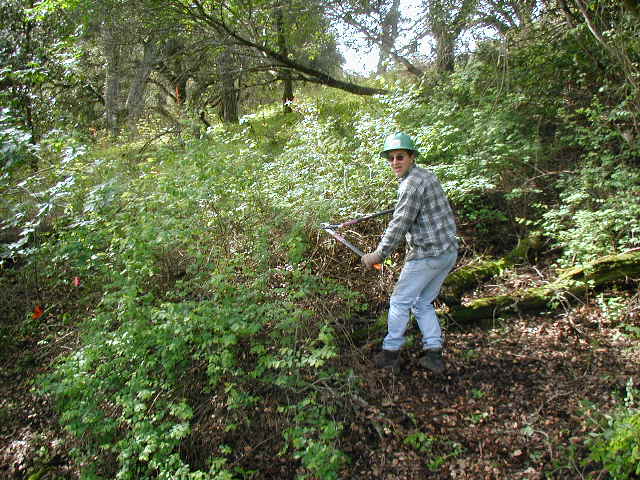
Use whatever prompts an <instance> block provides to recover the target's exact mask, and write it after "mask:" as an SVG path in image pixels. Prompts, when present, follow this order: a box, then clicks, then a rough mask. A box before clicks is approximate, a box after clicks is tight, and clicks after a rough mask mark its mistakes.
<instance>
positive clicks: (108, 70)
mask: <svg viewBox="0 0 640 480" xmlns="http://www.w3.org/2000/svg"><path fill="white" fill-rule="evenodd" d="M102 47H103V50H104V51H103V53H104V57H105V59H106V66H105V80H104V106H105V123H106V127H107V131H108V132H109V133H110V134H111V135H113V136H117V135H118V134H119V132H120V125H119V117H120V111H121V107H120V77H121V46H120V44H119V43H118V41H117V39H116V35H115V32H114V30H113V26H112V25H109V24H107V23H103V24H102Z"/></svg>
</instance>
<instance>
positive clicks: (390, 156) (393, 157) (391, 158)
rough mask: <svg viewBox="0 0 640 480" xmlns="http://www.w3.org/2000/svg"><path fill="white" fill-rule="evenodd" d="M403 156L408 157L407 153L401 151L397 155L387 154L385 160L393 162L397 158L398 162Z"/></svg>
mask: <svg viewBox="0 0 640 480" xmlns="http://www.w3.org/2000/svg"><path fill="white" fill-rule="evenodd" d="M405 158H408V157H407V155H405V154H403V153H399V154H397V155H387V160H388V161H390V162H393V161H394V160H398V161H399V162H401V161H403V160H404V159H405Z"/></svg>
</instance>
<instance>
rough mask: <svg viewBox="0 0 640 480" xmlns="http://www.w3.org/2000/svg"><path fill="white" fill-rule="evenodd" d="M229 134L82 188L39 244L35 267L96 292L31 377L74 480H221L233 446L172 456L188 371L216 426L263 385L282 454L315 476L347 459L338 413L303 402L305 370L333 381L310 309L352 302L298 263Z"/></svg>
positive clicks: (186, 435)
mask: <svg viewBox="0 0 640 480" xmlns="http://www.w3.org/2000/svg"><path fill="white" fill-rule="evenodd" d="M239 143H240V142H239V137H238V136H237V134H232V135H229V136H228V137H227V138H225V139H223V141H222V142H221V144H220V145H216V146H211V145H209V144H206V143H202V144H194V145H192V149H191V150H190V151H189V154H188V155H178V154H176V153H175V152H173V151H171V150H170V149H167V150H160V151H156V152H154V153H153V155H149V156H148V157H147V158H140V159H138V160H137V165H136V168H135V170H134V172H135V173H136V175H131V172H129V173H130V175H129V176H128V177H127V182H126V187H124V188H119V189H118V188H116V187H114V184H113V183H111V182H109V181H108V180H107V181H105V182H102V183H100V185H89V184H88V183H87V184H85V185H84V194H83V195H81V194H80V193H79V192H77V191H76V192H75V194H76V196H77V197H78V198H76V199H75V200H74V201H75V202H77V203H78V205H76V206H74V205H73V204H72V203H71V202H69V201H68V202H67V205H66V207H65V208H66V210H67V212H68V215H67V218H66V220H65V222H64V224H60V228H59V230H58V232H57V234H56V235H55V236H53V237H51V238H50V239H49V240H48V241H47V242H45V243H44V244H43V245H42V246H40V247H39V250H40V252H41V253H46V255H47V257H48V258H50V264H49V268H50V269H52V270H54V271H59V272H65V273H64V274H65V275H66V274H68V273H67V272H69V271H72V272H73V273H78V274H79V275H81V276H83V277H84V276H91V277H92V278H93V281H92V285H93V287H94V288H102V292H103V293H102V296H101V300H100V302H99V304H98V305H95V306H94V308H93V312H92V314H91V315H90V317H89V318H85V319H83V332H84V333H83V345H84V346H83V347H82V348H80V349H79V350H78V351H76V352H75V353H73V354H72V355H70V356H68V357H66V358H63V359H61V361H60V363H59V364H58V367H57V368H56V371H55V372H54V373H53V374H52V375H50V376H49V377H48V378H46V379H45V380H44V381H43V387H44V390H45V391H46V392H49V393H50V394H52V395H53V396H54V397H55V398H56V399H57V402H58V407H59V409H60V413H61V421H62V422H63V424H64V425H65V427H66V428H67V430H69V431H70V432H71V433H72V434H74V435H75V436H77V438H78V439H79V442H78V448H77V449H76V453H77V455H78V459H79V461H80V463H81V464H83V465H85V467H84V468H83V475H84V476H85V477H86V478H97V477H107V478H131V479H143V478H178V477H179V478H232V476H233V475H234V473H233V472H234V468H236V467H227V466H226V465H227V463H229V464H232V463H234V462H233V460H234V459H235V458H237V457H238V456H239V455H240V452H236V451H235V450H234V446H233V445H228V448H227V447H225V448H224V449H223V450H224V452H226V453H225V454H224V455H222V456H220V457H216V458H212V459H211V460H210V461H208V462H206V464H205V465H190V464H188V463H186V462H185V459H184V458H183V456H181V454H180V452H181V450H183V449H184V444H185V443H187V444H188V443H189V442H190V441H191V437H192V436H193V435H194V433H193V425H194V422H197V421H199V418H198V417H197V416H196V415H195V413H194V412H196V411H198V409H200V408H201V406H200V405H199V404H198V403H197V401H196V400H194V398H199V395H196V396H194V395H191V394H189V393H188V392H189V389H188V387H187V385H188V384H189V382H190V381H191V377H192V376H193V375H194V373H197V376H198V378H205V379H206V381H205V383H204V384H199V388H203V389H204V390H205V391H208V392H211V393H212V394H215V395H217V396H218V397H219V398H221V399H222V400H221V401H222V405H223V408H224V410H225V411H226V412H227V413H226V414H225V418H226V419H227V420H226V422H223V426H222V427H221V428H222V429H223V431H224V430H229V431H232V430H241V431H242V430H243V429H247V430H251V429H253V428H258V427H259V426H258V425H253V424H251V421H250V419H251V418H252V414H251V413H249V412H253V411H255V410H256V409H261V408H265V407H264V405H263V402H266V401H270V402H271V401H273V399H271V398H269V399H267V398H263V397H262V396H261V395H257V394H256V392H258V391H260V390H263V389H264V385H268V386H270V387H269V388H270V389H275V392H276V394H275V399H276V402H280V405H281V408H283V409H284V410H283V412H284V411H286V412H288V413H287V415H288V416H289V417H288V418H290V421H291V422H293V424H292V425H295V426H290V427H287V426H286V425H285V426H284V427H283V430H282V432H281V434H282V436H283V437H282V438H283V441H285V442H286V445H287V447H286V448H285V449H284V450H283V451H282V454H283V455H285V454H287V455H288V454H291V455H293V457H294V458H296V459H298V460H299V461H300V462H301V464H302V465H303V466H304V468H306V470H307V471H308V472H310V473H311V474H313V475H316V476H317V475H318V474H321V476H322V477H323V478H338V472H339V471H340V469H341V468H342V466H343V465H344V462H345V461H346V457H345V456H344V455H343V454H341V453H340V452H339V450H338V449H337V448H336V446H335V443H336V440H337V437H338V434H339V431H340V429H341V427H340V424H339V421H338V420H336V419H334V418H333V417H332V416H331V415H330V413H331V409H330V407H329V409H328V410H327V408H328V407H327V406H326V405H323V404H321V403H317V402H315V400H313V399H314V396H313V392H314V387H313V385H314V383H313V382H314V381H315V380H317V379H318V378H323V379H324V380H323V381H327V382H335V381H339V380H336V378H339V376H338V377H336V372H334V370H333V369H332V368H331V367H330V365H331V361H332V359H333V358H334V357H335V356H336V354H337V345H336V339H335V336H334V334H333V329H332V327H331V326H330V324H329V322H328V319H326V318H319V317H318V314H317V313H316V312H315V310H314V308H313V305H314V302H323V298H325V297H327V296H329V295H331V297H332V298H333V297H334V296H336V295H340V294H341V292H342V291H344V292H345V298H346V299H347V300H346V302H347V308H356V306H355V305H356V304H355V301H354V298H355V297H353V296H350V294H349V292H348V291H346V290H340V289H337V288H335V285H330V284H328V283H326V282H325V281H323V280H322V279H320V278H316V277H314V276H313V275H311V274H310V273H309V272H307V271H306V270H305V269H304V266H303V265H304V264H303V262H302V259H303V257H304V252H305V249H306V245H305V240H304V232H303V230H300V228H295V226H294V225H293V224H292V222H291V219H290V217H289V216H288V215H283V214H282V213H280V212H279V211H278V208H277V207H274V206H273V205H272V204H271V200H270V198H269V195H268V191H266V192H265V190H264V188H263V187H262V186H261V185H262V182H261V178H260V176H259V174H260V173H261V170H260V169H259V168H258V167H259V164H258V163H257V160H256V159H258V160H260V159H261V158H262V157H261V154H260V152H257V151H256V152H254V151H247V148H248V147H246V146H243V147H241V148H240V151H237V150H236V149H237V148H238V144H239ZM243 145H246V144H243ZM220 158H233V159H234V161H219V160H218V159H220ZM115 174H117V175H124V174H123V173H122V171H118V172H117V173H116V172H114V175H115ZM100 180H101V181H103V180H105V179H104V178H102V179H100ZM80 196H82V197H83V198H84V202H82V201H81V200H80ZM82 203H84V206H85V207H84V208H79V207H80V205H81V204H82ZM287 213H288V212H287ZM274 239H275V240H274ZM169 253H170V254H171V255H175V256H177V257H179V259H177V260H168V259H166V258H164V256H165V255H167V254H169ZM52 281H53V280H52ZM349 298H351V299H349ZM350 303H351V304H353V307H349V304H350ZM326 311H327V310H326V308H323V309H322V312H326ZM277 392H280V393H277ZM305 399H307V400H305ZM291 401H295V402H303V404H304V408H302V407H301V408H300V410H296V409H293V410H292V409H289V406H290V403H289V402H291ZM305 401H308V403H304V402H305ZM225 423H226V425H225ZM80 439H81V440H80ZM110 459H113V461H112V460H110Z"/></svg>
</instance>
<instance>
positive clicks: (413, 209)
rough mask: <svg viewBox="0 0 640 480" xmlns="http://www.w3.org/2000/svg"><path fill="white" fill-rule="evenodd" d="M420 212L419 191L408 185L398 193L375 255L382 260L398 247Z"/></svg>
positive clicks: (414, 186)
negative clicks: (391, 214) (391, 215)
mask: <svg viewBox="0 0 640 480" xmlns="http://www.w3.org/2000/svg"><path fill="white" fill-rule="evenodd" d="M419 211H420V191H419V189H418V188H416V185H413V184H410V183H408V184H407V185H406V186H403V188H400V190H399V192H398V201H397V202H396V207H395V209H394V211H393V217H392V219H391V221H390V222H389V225H388V226H387V229H386V230H385V232H384V235H383V237H382V240H380V243H379V244H378V248H376V250H375V253H377V254H378V255H380V257H382V259H383V260H384V259H385V258H387V257H388V256H389V255H391V253H392V252H393V251H394V250H395V249H396V248H397V247H398V245H399V244H400V242H402V240H403V239H404V237H405V234H406V233H407V232H408V231H409V228H410V227H411V225H412V224H413V222H414V221H415V219H416V217H417V216H418V213H419Z"/></svg>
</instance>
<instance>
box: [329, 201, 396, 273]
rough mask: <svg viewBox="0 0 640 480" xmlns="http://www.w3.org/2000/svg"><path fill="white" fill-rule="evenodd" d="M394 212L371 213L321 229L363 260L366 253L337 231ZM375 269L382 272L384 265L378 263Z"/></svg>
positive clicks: (391, 209) (390, 210)
mask: <svg viewBox="0 0 640 480" xmlns="http://www.w3.org/2000/svg"><path fill="white" fill-rule="evenodd" d="M393 210H394V209H393V208H390V209H389V210H384V211H382V212H377V213H371V214H369V215H365V216H364V217H360V218H356V219H353V220H348V221H346V222H344V223H333V224H332V223H321V224H320V228H322V229H323V230H324V231H325V232H327V233H328V234H329V235H331V236H332V237H333V238H335V239H336V240H337V241H339V242H340V243H342V244H343V245H344V246H345V247H347V248H348V249H350V250H351V251H352V252H353V253H355V254H356V255H358V256H359V257H360V258H362V256H363V255H364V252H363V251H362V250H360V249H359V248H358V247H356V246H355V245H354V244H353V243H351V242H349V241H348V240H347V239H345V238H344V237H343V236H342V235H339V234H338V233H337V232H336V230H337V229H338V228H342V227H346V226H349V225H355V224H356V223H360V222H364V221H365V220H369V219H371V218H375V217H379V216H380V215H387V214H389V213H393ZM373 268H375V269H376V270H380V269H381V268H382V265H380V264H379V263H376V264H375V265H374V266H373Z"/></svg>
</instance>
